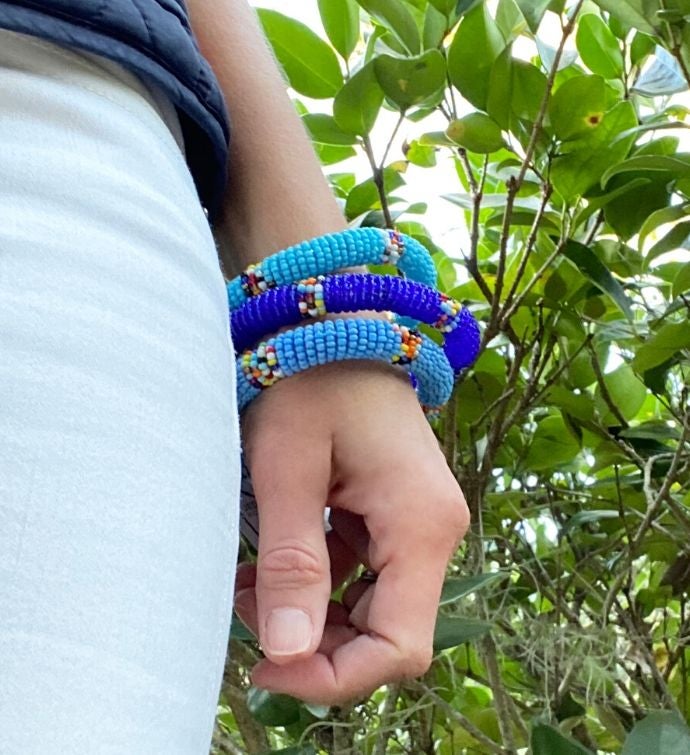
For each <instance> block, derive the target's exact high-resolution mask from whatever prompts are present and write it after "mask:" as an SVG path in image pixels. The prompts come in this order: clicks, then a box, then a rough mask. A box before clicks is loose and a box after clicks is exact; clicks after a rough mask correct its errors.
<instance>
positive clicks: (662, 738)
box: [622, 710, 690, 755]
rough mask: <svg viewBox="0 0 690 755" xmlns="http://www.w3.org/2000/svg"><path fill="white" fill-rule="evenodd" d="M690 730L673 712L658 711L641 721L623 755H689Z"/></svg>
mask: <svg viewBox="0 0 690 755" xmlns="http://www.w3.org/2000/svg"><path fill="white" fill-rule="evenodd" d="M688 752H690V730H689V729H688V727H687V726H686V725H685V722H684V721H682V720H681V719H680V717H679V716H678V715H677V714H676V713H673V712H671V711H666V710H657V711H653V712H652V713H650V714H649V715H648V716H646V717H645V718H643V719H642V721H639V722H638V723H637V724H635V726H634V727H633V730H632V731H631V732H630V734H629V736H628V738H627V739H626V740H625V745H624V746H623V753H622V755H687V753H688Z"/></svg>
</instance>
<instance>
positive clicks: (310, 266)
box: [227, 227, 436, 310]
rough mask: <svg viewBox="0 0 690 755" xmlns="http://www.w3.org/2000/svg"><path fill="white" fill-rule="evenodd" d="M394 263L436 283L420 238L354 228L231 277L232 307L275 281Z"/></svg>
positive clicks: (282, 282)
mask: <svg viewBox="0 0 690 755" xmlns="http://www.w3.org/2000/svg"><path fill="white" fill-rule="evenodd" d="M383 264H392V265H395V266H396V267H397V268H398V270H399V271H400V272H401V273H402V274H403V275H404V276H405V277H407V278H410V279H411V280H416V281H420V282H421V283H426V284H427V285H429V286H433V285H434V284H435V283H436V268H435V267H434V263H433V260H432V259H431V255H430V254H429V252H428V251H427V250H426V249H425V248H424V247H423V246H422V245H421V244H420V243H419V242H418V241H415V239H413V238H411V237H410V236H406V235H404V234H402V233H399V232H398V231H394V230H389V229H381V228H373V227H366V228H349V229H347V230H345V231H339V232H337V233H329V234H326V235H324V236H318V237H317V238H313V239H310V240H308V241H303V242H302V243H300V244H296V245H295V246H291V247H288V248H287V249H283V250H282V251H280V252H276V254H273V255H271V256H270V257H267V258H266V259H264V260H262V261H261V263H259V264H256V265H250V266H249V267H248V268H247V269H246V270H245V271H244V272H243V273H242V275H239V276H237V277H236V278H233V279H232V280H231V281H228V283H227V292H228V302H229V304H230V309H231V310H234V309H237V308H238V307H239V306H240V305H241V304H242V303H243V302H244V301H246V300H247V299H248V298H250V297H252V296H257V295H259V294H262V293H263V292H264V291H267V290H268V289H270V288H275V287H276V286H282V285H285V284H288V283H294V282H296V281H299V280H302V279H303V278H308V277H310V276H312V275H324V274H326V273H333V272H335V271H336V270H340V269H342V268H345V267H353V266H356V265H383Z"/></svg>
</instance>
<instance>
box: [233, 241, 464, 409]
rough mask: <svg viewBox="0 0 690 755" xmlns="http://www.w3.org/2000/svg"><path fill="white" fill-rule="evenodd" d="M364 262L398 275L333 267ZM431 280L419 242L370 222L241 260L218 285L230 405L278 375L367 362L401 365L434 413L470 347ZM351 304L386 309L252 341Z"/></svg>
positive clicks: (460, 310)
mask: <svg viewBox="0 0 690 755" xmlns="http://www.w3.org/2000/svg"><path fill="white" fill-rule="evenodd" d="M372 264H373V265H385V264H390V265H394V266H395V267H396V268H397V270H398V272H399V273H400V274H401V275H402V276H404V277H399V276H394V275H373V274H371V273H364V274H361V273H357V274H346V273H337V271H338V270H341V269H342V268H348V267H354V266H359V265H372ZM435 282H436V270H435V267H434V263H433V261H432V259H431V256H430V255H429V252H428V251H427V250H426V249H425V248H424V247H423V246H422V245H421V244H420V243H419V242H417V241H415V240H414V239H412V238H410V237H409V236H405V235H404V234H402V233H399V232H398V231H393V230H382V229H380V228H355V229H348V230H346V231H340V232H338V233H331V234H327V235H325V236H319V237H318V238H314V239H311V240H309V241H304V242H302V243H301V244H297V245H295V246H292V247H289V248H288V249H284V250H282V251H280V252H277V253H276V254H274V255H272V256H270V257H268V258H266V259H265V260H263V261H262V262H261V263H259V264H257V265H251V266H250V267H249V268H247V269H246V270H245V271H244V273H242V275H240V276H238V277H237V278H234V279H233V280H231V281H229V282H228V284H227V292H228V302H229V306H230V328H231V333H232V339H233V343H234V345H235V349H236V350H237V352H238V357H237V395H238V404H239V409H240V411H241V410H242V409H244V408H245V407H246V406H247V405H248V404H249V402H250V401H252V399H254V398H255V397H256V396H258V395H259V393H261V391H262V390H264V389H265V388H267V387H269V386H271V385H273V384H274V383H275V382H276V381H278V380H280V379H282V378H285V377H289V376H290V375H294V374H296V373H298V372H301V371H303V370H307V369H309V368H311V367H315V366H317V365H320V364H326V363H327V362H334V361H338V360H344V359H376V360H381V361H384V362H388V363H390V364H394V365H401V366H402V367H403V368H405V369H406V370H407V372H408V373H409V375H410V380H411V382H412V384H413V386H414V387H415V390H416V391H417V397H418V399H419V401H420V403H421V404H422V407H423V408H424V410H425V412H426V413H427V416H433V415H435V413H436V412H438V410H439V409H440V408H441V407H442V406H443V405H444V404H445V403H446V402H447V401H448V399H449V398H450V394H451V392H452V390H453V384H454V382H455V379H456V377H457V375H458V374H459V372H460V371H461V370H463V369H464V368H466V367H468V366H469V365H471V364H472V363H473V362H474V360H475V359H476V357H477V353H478V351H479V328H478V326H477V323H476V321H475V319H474V317H473V316H472V314H471V313H470V312H469V311H468V310H467V309H465V308H464V307H462V306H461V305H460V304H459V303H458V302H457V301H455V300H454V299H451V298H450V297H448V296H446V295H445V294H442V293H440V292H439V291H437V290H436V289H435V288H434V285H435ZM361 310H375V311H380V312H389V313H392V315H391V317H390V320H388V321H385V320H378V319H373V318H358V319H337V320H323V321H318V322H314V323H312V324H309V325H304V326H302V327H298V328H293V329H292V330H287V331H285V332H282V333H280V334H278V335H277V336H274V337H271V338H268V339H267V340H265V341H261V342H259V343H258V345H254V344H256V343H257V341H258V340H259V339H260V338H262V337H265V335H266V334H267V333H273V332H275V331H277V330H279V329H280V328H283V327H285V326H290V325H298V324H299V323H302V322H303V321H305V320H309V319H310V318H311V319H313V318H320V317H322V316H323V315H326V314H329V313H342V312H358V311H361ZM419 322H423V323H426V324H427V325H430V326H431V327H432V328H435V329H436V330H437V331H439V332H440V333H442V334H443V337H444V343H443V346H442V347H441V346H439V345H437V344H436V343H435V342H434V341H433V340H432V339H431V338H429V337H428V336H426V335H423V334H422V333H420V332H419V331H418V330H417V329H416V326H417V325H418V324H419ZM252 346H253V347H252Z"/></svg>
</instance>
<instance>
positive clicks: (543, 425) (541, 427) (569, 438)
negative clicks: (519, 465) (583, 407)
mask: <svg viewBox="0 0 690 755" xmlns="http://www.w3.org/2000/svg"><path fill="white" fill-rule="evenodd" d="M579 453H580V444H579V443H578V441H577V440H576V439H575V437H574V436H573V435H572V433H571V432H570V430H568V428H567V426H566V424H565V422H564V421H563V419H562V417H560V416H555V415H552V416H549V417H545V418H544V419H543V420H541V422H540V423H539V424H538V425H537V429H536V431H535V433H534V437H533V438H532V442H531V443H530V446H529V450H528V452H527V457H526V458H525V468H526V469H529V470H530V471H534V472H541V471H544V470H546V469H553V468H554V467H559V466H562V465H563V464H570V463H571V462H572V461H573V460H574V459H575V457H576V456H577V455H578V454H579Z"/></svg>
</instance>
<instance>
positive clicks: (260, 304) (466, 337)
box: [230, 273, 480, 372]
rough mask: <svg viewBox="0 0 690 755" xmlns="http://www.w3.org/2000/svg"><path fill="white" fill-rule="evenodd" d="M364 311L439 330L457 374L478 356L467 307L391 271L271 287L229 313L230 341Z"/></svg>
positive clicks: (238, 343)
mask: <svg viewBox="0 0 690 755" xmlns="http://www.w3.org/2000/svg"><path fill="white" fill-rule="evenodd" d="M368 309H373V310H376V311H379V312H388V311H391V312H397V313H398V314H400V315H404V316H406V318H411V321H412V323H413V324H416V323H417V322H419V321H421V322H424V323H427V324H428V325H431V326H433V327H434V328H436V329H438V330H439V331H441V332H442V333H443V334H444V335H445V339H444V345H443V350H444V351H445V353H446V356H447V357H448V360H449V362H450V364H451V366H452V367H453V369H454V370H455V371H456V372H458V371H459V370H462V369H464V368H465V367H468V366H469V365H471V364H472V363H473V362H474V360H475V359H476V358H477V354H478V351H479V342H480V334H479V326H478V325H477V322H476V320H475V319H474V317H473V316H472V314H471V312H470V311H469V310H467V309H466V308H464V307H463V306H462V305H461V304H460V302H457V301H455V300H454V299H451V298H450V297H449V296H447V295H446V294H442V293H439V292H438V291H436V290H435V289H433V288H431V287H430V286H425V285H424V284H423V283H417V282H415V281H410V280H406V279H405V278H399V277H396V276H393V275H370V274H362V273H348V274H343V275H328V276H319V277H318V278H310V279H308V280H307V281H302V282H300V283H297V284H293V285H289V286H281V287H279V288H273V289H270V290H268V291H266V292H265V293H264V294H262V295H261V296H257V297H255V298H252V299H248V300H247V301H246V302H245V303H244V304H243V305H242V306H241V307H240V308H239V309H237V310H236V311H234V312H232V314H231V316H230V327H231V332H232V339H233V343H234V345H235V348H236V349H237V350H238V351H241V350H242V349H245V348H247V347H249V346H251V345H252V344H253V343H255V342H256V341H257V340H258V339H259V338H261V337H262V336H263V335H264V334H265V333H273V332H275V331H276V330H279V329H280V328H282V327H284V326H286V325H296V324H298V323H299V322H301V321H302V320H303V319H305V318H308V317H317V316H319V315H322V314H325V313H326V312H358V311H361V310H368Z"/></svg>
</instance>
